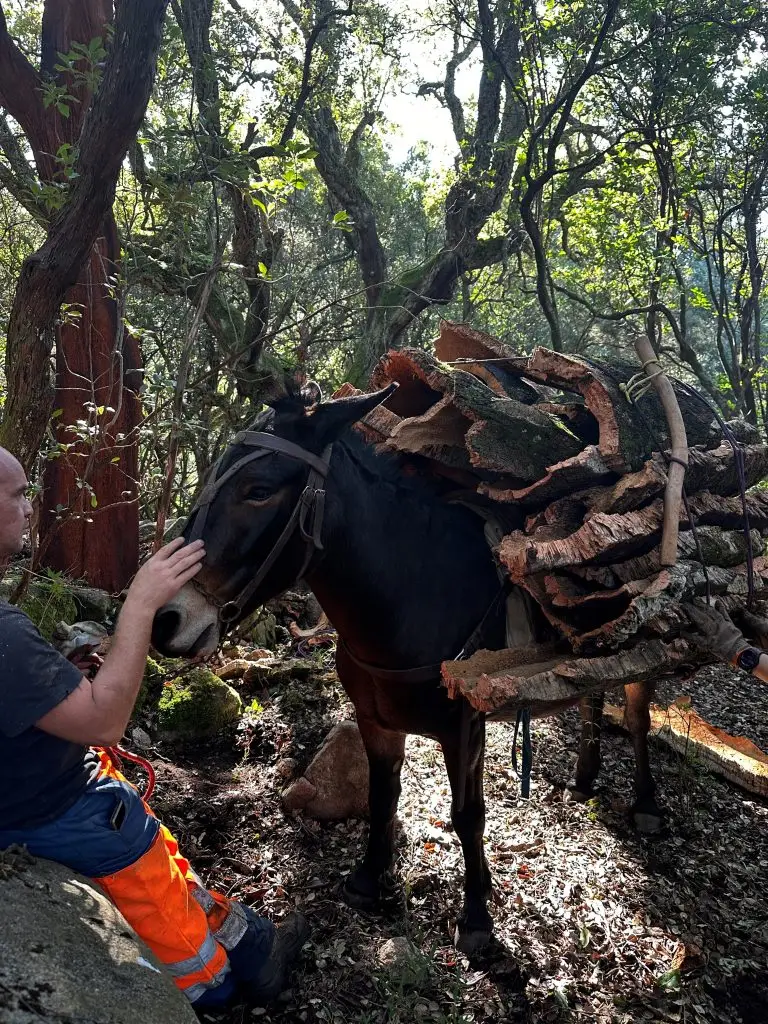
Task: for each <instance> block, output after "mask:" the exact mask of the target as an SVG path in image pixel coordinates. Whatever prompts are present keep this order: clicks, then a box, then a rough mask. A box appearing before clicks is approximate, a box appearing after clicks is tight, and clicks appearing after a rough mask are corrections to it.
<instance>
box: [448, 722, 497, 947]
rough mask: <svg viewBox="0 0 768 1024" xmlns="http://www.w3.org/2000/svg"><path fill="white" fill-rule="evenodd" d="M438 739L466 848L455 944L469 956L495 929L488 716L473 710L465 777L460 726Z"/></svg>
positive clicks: (458, 830)
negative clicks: (486, 774)
mask: <svg viewBox="0 0 768 1024" xmlns="http://www.w3.org/2000/svg"><path fill="white" fill-rule="evenodd" d="M439 739H440V743H441V745H442V748H443V756H444V757H445V767H446V769H447V770H448V778H449V779H450V781H451V794H452V797H453V801H452V807H451V819H452V821H453V827H454V828H455V829H456V834H457V835H458V837H459V839H460V841H461V848H462V850H463V851H464V907H463V908H462V913H461V917H460V918H459V921H458V926H457V929H456V935H455V936H454V943H455V945H456V948H457V949H459V950H461V952H462V953H466V954H468V955H470V954H472V953H475V952H477V951H478V950H479V949H481V948H482V947H483V946H485V945H486V944H487V943H488V942H489V940H490V938H491V934H492V932H493V920H492V919H491V915H490V914H489V913H488V907H487V903H488V900H489V898H490V896H491V872H490V868H489V867H488V862H487V860H486V859H485V850H484V848H483V831H484V830H485V797H484V796H483V764H484V758H485V719H484V718H483V717H482V716H481V715H477V714H475V713H472V718H471V720H470V723H469V735H468V743H467V750H466V751H465V755H464V757H465V760H464V762H463V763H464V764H466V778H463V777H462V776H463V772H462V751H461V747H462V735H461V729H460V728H459V727H457V728H456V729H455V730H452V731H451V732H450V733H449V734H447V735H441V736H440V737H439ZM462 789H463V800H462Z"/></svg>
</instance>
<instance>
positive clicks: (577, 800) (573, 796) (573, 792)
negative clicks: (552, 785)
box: [563, 783, 595, 804]
mask: <svg viewBox="0 0 768 1024" xmlns="http://www.w3.org/2000/svg"><path fill="white" fill-rule="evenodd" d="M594 795H595V793H594V791H593V790H589V789H579V787H578V786H577V785H576V784H575V783H571V784H570V785H569V786H566V788H565V790H564V791H563V803H566V804H585V803H586V802H587V800H591V799H592V798H593V797H594Z"/></svg>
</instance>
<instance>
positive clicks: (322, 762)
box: [283, 722, 368, 820]
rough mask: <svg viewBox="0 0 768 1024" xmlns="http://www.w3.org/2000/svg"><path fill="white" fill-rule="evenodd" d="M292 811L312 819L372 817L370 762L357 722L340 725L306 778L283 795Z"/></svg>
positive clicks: (318, 753)
mask: <svg viewBox="0 0 768 1024" xmlns="http://www.w3.org/2000/svg"><path fill="white" fill-rule="evenodd" d="M283 806H284V807H285V809H286V810H288V811H299V810H303V811H304V812H305V813H306V814H308V815H309V816H310V817H311V818H322V819H327V820H335V819H340V818H362V817H365V815H366V814H367V813H368V758H367V757H366V754H365V748H364V746H363V741H362V738H361V736H360V730H359V729H358V728H357V725H356V724H355V723H354V722H339V724H338V725H335V726H334V727H333V729H331V731H330V732H329V733H328V735H327V736H326V738H325V740H324V742H323V745H322V746H321V747H320V749H319V750H318V752H317V754H315V757H314V759H313V761H312V762H311V764H310V765H309V767H308V768H307V770H306V771H305V772H304V775H303V776H302V777H301V778H300V779H297V780H296V781H295V782H294V783H293V784H292V785H291V786H289V787H288V789H287V790H286V791H285V793H283Z"/></svg>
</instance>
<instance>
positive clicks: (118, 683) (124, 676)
mask: <svg viewBox="0 0 768 1024" xmlns="http://www.w3.org/2000/svg"><path fill="white" fill-rule="evenodd" d="M204 555H205V550H204V548H203V544H202V541H194V542H193V543H192V544H186V545H185V544H184V541H183V539H182V538H177V539H176V540H174V541H171V543H170V544H167V545H166V546H165V547H164V548H161V549H160V551H158V552H157V554H155V555H153V557H152V558H150V559H149V561H148V562H145V563H144V565H143V566H142V567H141V569H139V571H138V573H137V574H136V577H135V579H134V581H133V583H132V584H131V586H130V588H129V590H128V593H127V595H126V598H125V603H124V604H123V608H122V611H121V612H120V617H119V619H118V622H117V629H116V630H115V636H114V639H113V641H112V645H111V647H110V650H109V653H108V654H107V656H106V657H105V659H104V664H103V665H102V667H101V668H100V669H99V671H98V672H97V673H96V676H95V678H94V679H93V681H89V680H88V679H86V678H85V677H83V681H82V682H81V683H80V685H79V686H78V687H77V689H76V690H73V692H72V693H70V695H69V696H68V697H67V698H66V699H65V700H63V701H62V702H61V703H60V704H57V705H56V707H55V708H53V710H52V711H49V712H48V713H47V714H46V715H43V717H42V718H40V719H39V720H38V721H37V722H36V723H35V725H36V726H37V728H38V729H42V730H43V731H44V732H48V733H51V734H52V735H54V736H59V737H61V738H62V739H65V740H71V741H72V742H73V743H83V744H86V745H94V746H112V745H114V744H115V743H118V742H119V741H120V738H121V737H122V735H123V733H124V732H125V727H126V726H127V724H128V719H129V718H130V717H131V712H132V711H133V705H134V704H135V703H136V695H137V694H138V692H139V687H140V686H141V680H142V677H143V675H144V668H145V666H146V662H147V654H148V652H149V643H150V638H151V634H152V620H153V619H154V616H155V612H156V611H157V610H158V608H161V607H162V606H163V605H164V604H165V603H166V602H168V601H170V600H171V598H172V597H174V596H175V595H176V594H177V593H178V592H179V590H181V588H182V587H183V586H184V584H185V583H187V582H188V581H189V580H191V579H192V577H193V576H194V575H196V573H197V572H199V570H200V565H201V563H202V559H203V557H204Z"/></svg>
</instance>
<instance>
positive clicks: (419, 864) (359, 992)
mask: <svg viewBox="0 0 768 1024" xmlns="http://www.w3.org/2000/svg"><path fill="white" fill-rule="evenodd" d="M329 666H330V660H329V656H328V655H326V656H325V662H324V663H323V662H322V659H319V660H318V662H317V668H316V671H313V672H312V674H311V675H310V678H309V679H307V680H303V681H295V682H292V683H291V684H290V685H288V686H284V687H282V688H280V689H277V690H273V691H272V692H271V693H270V694H261V695H260V696H259V700H260V702H261V703H262V705H263V711H261V713H260V714H259V715H258V717H256V718H255V719H254V720H253V725H252V727H250V728H247V729H246V730H245V731H242V730H241V732H240V734H239V736H238V737H237V739H236V740H230V741H227V742H226V743H225V742H222V741H220V742H217V743H211V744H210V745H209V746H207V747H201V748H199V749H197V750H196V751H194V753H193V752H191V751H190V750H189V749H186V750H185V751H184V752H183V754H182V753H180V752H179V751H178V750H177V751H174V750H173V748H170V747H160V748H155V750H154V751H153V753H152V758H153V761H154V763H155V765H156V768H157V771H158V789H157V792H156V797H155V798H154V801H153V802H154V806H155V808H156V810H157V812H158V814H159V815H160V816H161V817H162V818H163V819H164V820H165V821H166V823H167V824H168V825H169V826H170V827H171V828H172V829H173V830H174V832H175V833H176V834H177V837H178V838H179V840H180V842H181V844H182V849H183V850H184V851H185V852H186V854H187V856H189V858H190V859H191V860H192V862H193V864H194V866H195V867H196V869H197V870H198V872H199V873H200V874H201V875H202V876H203V877H204V878H205V880H206V881H207V883H208V884H210V885H211V886H215V887H216V888H217V889H219V890H220V891H224V892H226V893H228V894H229V895H232V896H235V897H238V898H240V899H242V900H244V901H245V902H247V903H249V904H251V905H252V906H254V907H255V908H256V909H257V910H259V911H261V912H263V913H265V914H268V915H269V916H271V917H274V918H276V919H279V918H280V917H282V916H283V915H284V914H286V913H288V912H290V911H291V910H293V909H297V908H298V909H300V910H302V911H303V912H304V913H305V914H306V915H307V917H308V918H309V920H310V922H311V925H312V938H311V941H310V943H309V944H308V945H307V946H306V948H305V951H304V953H303V955H302V957H301V959H300V961H299V964H298V967H297V969H296V971H295V972H294V974H293V976H292V985H291V989H290V991H289V992H287V993H285V994H284V996H283V997H282V998H281V1001H280V1002H279V1003H278V1004H277V1005H276V1006H274V1007H271V1008H269V1009H267V1010H261V1009H255V1010H254V1009H245V1008H240V1009H237V1010H235V1011H232V1012H230V1013H229V1014H228V1015H227V1016H226V1017H225V1018H224V1022H225V1024H246V1022H249V1021H252V1020H256V1019H260V1020H263V1021H280V1022H289V1021H290V1022H308V1024H313V1022H320V1021H322V1022H333V1024H345V1022H352V1021H355V1022H360V1024H395V1022H404V1024H405V1022H409V1024H410V1022H420V1024H421V1022H423V1024H448V1022H451V1024H460V1022H477V1024H481V1022H482V1024H490V1022H491V1021H493V1022H496V1021H510V1022H537V1024H538V1022H550V1021H551V1022H576V1021H590V1022H593V1021H594V1022H608V1021H610V1022H616V1024H630V1022H633V1024H634V1022H637V1021H670V1022H672V1021H674V1022H678V1021H679V1022H684V1024H715V1022H717V1024H720V1022H722V1024H739V1022H743V1024H760V1022H768V886H767V885H766V878H767V877H768V870H767V869H768V842H767V840H768V805H766V803H765V802H762V801H760V800H758V799H756V798H752V797H750V796H749V794H746V793H745V792H743V791H740V790H738V789H736V788H735V787H733V786H730V785H729V784H727V783H725V782H724V781H721V780H720V779H718V778H716V777H715V776H713V775H710V774H708V773H707V772H705V771H704V770H703V769H702V768H701V766H700V765H698V764H697V763H696V762H695V761H693V760H691V759H690V758H686V757H684V756H681V755H679V754H675V753H673V752H670V751H669V750H668V749H666V748H664V747H663V746H661V745H660V744H657V743H654V746H653V751H652V753H653V765H654V772H655V775H656V778H657V780H658V783H659V789H660V794H661V798H662V800H663V802H664V803H665V805H666V807H667V808H668V811H669V814H668V822H667V825H666V829H665V831H664V832H663V833H662V834H661V835H660V836H657V837H643V836H639V835H638V834H637V833H636V832H634V831H633V829H632V827H631V826H630V824H629V821H628V818H627V813H626V812H627V805H628V803H629V802H630V801H631V786H632V779H631V777H632V770H633V758H632V753H631V748H630V745H629V741H628V739H627V737H626V736H625V735H623V734H622V733H621V732H619V731H617V730H610V729H609V730H606V732H605V734H604V746H603V769H602V774H601V779H600V790H599V796H598V797H597V798H596V799H594V800H593V801H590V803H588V804H586V805H579V804H575V803H569V802H566V801H564V799H563V788H564V784H565V783H566V781H567V779H568V778H569V776H570V774H571V772H572V769H573V765H574V763H575V758H576V748H577V738H578V716H577V714H576V712H575V711H569V712H566V713H564V714H561V715H559V716H558V717H556V718H551V719H549V720H539V721H537V722H535V723H534V726H533V733H534V778H533V785H532V792H531V799H530V800H522V799H521V798H520V797H519V795H518V785H517V781H516V778H515V775H514V772H513V771H512V768H511V757H510V748H511V742H512V729H511V727H510V726H507V725H491V726H490V727H489V730H488V731H489V742H488V751H487V759H486V799H487V806H488V820H487V826H486V843H487V845H486V849H487V854H488V859H489V862H490V865H491V870H492V873H493V878H494V888H495V900H494V904H493V905H492V907H491V910H492V914H493V916H494V919H495V927H496V931H495V941H494V944H493V946H492V948H491V949H490V951H489V952H488V954H487V955H486V956H484V957H483V959H481V960H478V961H477V962H472V963H471V964H470V963H469V962H468V961H467V960H466V959H465V958H464V957H463V956H460V955H457V954H456V953H455V951H454V949H453V946H452V944H451V935H452V933H453V926H454V922H455V917H456V915H457V913H458V912H459V910H460V905H461V889H462V870H463V866H462V857H461V851H460V848H459V845H458V841H457V838H456V835H455V833H454V832H453V831H452V830H451V828H450V825H449V819H450V796H449V789H448V782H447V778H446V775H445V771H444V768H443V763H442V757H441V754H440V751H439V748H438V747H437V745H436V744H435V743H433V742H431V741H429V740H425V739H421V738H418V737H410V738H409V740H408V746H407V759H406V763H405V766H404V769H403V794H402V798H401V800H400V805H399V817H400V823H401V827H400V833H399V842H398V861H397V864H396V869H395V873H396V876H397V878H398V880H399V882H400V883H401V885H402V897H401V898H400V899H397V900H395V901H394V904H393V905H392V906H390V907H389V908H388V910H387V912H386V913H385V914H384V915H383V916H373V915H370V914H363V913H358V912H356V911H354V910H351V909H350V908H348V907H347V906H346V904H345V903H344V902H343V901H342V899H341V893H340V882H341V880H342V879H343V877H344V876H345V875H346V874H347V872H348V871H349V870H350V869H351V868H352V866H353V864H354V862H355V860H356V858H357V857H358V855H359V854H360V852H361V850H362V848H363V842H364V837H365V832H366V826H365V823H364V822H362V821H354V820H352V821H344V822H340V823H334V824H319V823H317V822H315V821H311V820H309V819H305V818H302V817H289V816H287V815H286V814H285V813H284V812H283V811H282V809H281V806H280V790H281V788H282V787H283V786H284V785H285V782H284V780H283V779H281V778H280V777H279V776H278V774H277V773H276V772H275V765H276V763H277V762H278V760H279V759H281V758H284V757H286V756H287V755H290V756H291V757H293V758H296V759H297V760H298V761H299V763H300V765H301V767H302V768H303V767H304V766H305V765H306V764H307V763H308V762H309V760H310V759H311V757H312V755H313V754H314V752H315V751H316V749H317V747H318V746H319V745H320V742H321V740H322V739H323V737H324V736H325V734H326V733H327V731H328V729H329V728H330V727H331V726H332V725H333V724H334V722H336V721H338V720H341V719H345V718H350V717H352V707H351V705H350V704H349V703H348V702H347V700H346V698H345V696H344V693H343V691H342V690H341V688H340V686H339V684H338V682H337V680H336V677H335V675H334V673H333V671H332V670H331V669H330V667H329ZM691 690H692V691H693V703H694V707H695V708H696V709H697V710H698V711H699V713H700V714H702V715H703V716H704V717H705V718H706V719H707V720H709V721H711V722H713V723H714V724H716V725H719V726H721V727H723V728H726V729H728V730H729V731H731V732H736V733H742V734H745V735H747V736H748V737H749V738H750V739H752V740H753V741H754V742H756V743H757V744H758V745H760V746H762V747H763V749H768V688H767V687H765V686H762V687H761V686H760V684H754V683H752V681H751V680H749V679H746V678H745V677H743V676H742V677H737V676H736V675H735V674H734V673H733V672H731V670H730V669H707V670H705V671H704V672H703V673H702V674H701V677H700V679H699V680H698V682H697V685H696V686H695V687H691ZM664 696H665V697H666V698H667V699H672V698H673V697H674V696H675V694H674V692H671V691H669V690H668V691H667V692H666V693H665V694H664ZM394 936H407V937H408V938H409V939H410V940H411V942H412V943H413V945H414V947H415V950H416V953H415V955H414V957H413V959H412V961H411V963H410V970H409V972H408V973H407V975H403V974H402V973H401V974H400V975H399V976H398V975H397V974H396V973H395V974H389V973H387V971H385V970H383V969H382V968H381V967H379V965H378V962H377V957H378V954H379V951H380V948H381V946H382V944H383V943H384V942H385V941H386V940H387V939H388V938H391V937H394ZM204 1019H208V1018H204ZM218 1020H219V1021H221V1020H222V1018H218Z"/></svg>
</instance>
